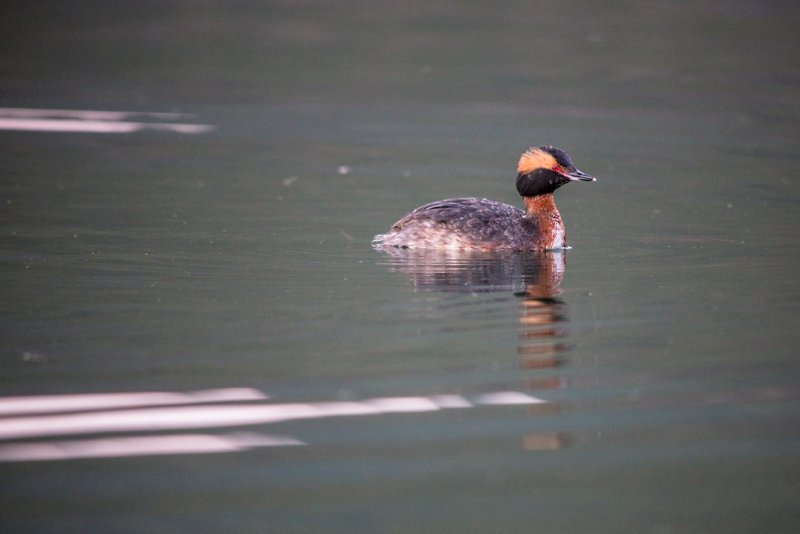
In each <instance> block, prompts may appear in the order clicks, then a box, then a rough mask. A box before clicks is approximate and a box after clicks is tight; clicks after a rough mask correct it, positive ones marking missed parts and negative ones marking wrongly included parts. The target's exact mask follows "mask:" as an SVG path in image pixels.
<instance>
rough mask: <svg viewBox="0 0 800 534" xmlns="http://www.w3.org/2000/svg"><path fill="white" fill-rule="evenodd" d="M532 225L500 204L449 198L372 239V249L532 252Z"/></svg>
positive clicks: (518, 211) (516, 210)
mask: <svg viewBox="0 0 800 534" xmlns="http://www.w3.org/2000/svg"><path fill="white" fill-rule="evenodd" d="M536 234H537V229H536V224H535V223H534V222H533V221H531V220H529V219H526V218H525V212H523V211H522V210H521V209H519V208H515V207H514V206H509V205H508V204H504V203H502V202H494V201H491V200H486V199H477V198H450V199H446V200H439V201H436V202H431V203H430V204H425V205H424V206H420V207H419V208H417V209H415V210H414V211H412V212H411V213H409V214H408V215H406V216H405V217H403V218H402V219H400V220H399V221H397V222H396V223H394V225H392V228H391V230H390V231H389V232H388V233H386V234H382V235H377V236H375V240H374V241H373V244H374V245H375V246H378V247H380V246H393V247H407V248H450V249H464V250H468V249H474V250H504V249H507V250H525V249H532V248H536V247H535V245H534V240H535V239H534V238H535V236H536Z"/></svg>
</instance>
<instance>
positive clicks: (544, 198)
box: [522, 193, 560, 218]
mask: <svg viewBox="0 0 800 534" xmlns="http://www.w3.org/2000/svg"><path fill="white" fill-rule="evenodd" d="M522 200H523V202H525V216H526V217H529V218H530V217H540V216H542V215H545V216H547V215H553V214H554V215H559V213H558V208H556V202H555V200H554V199H553V193H546V194H544V195H536V196H535V197H522ZM559 216H560V215H559Z"/></svg>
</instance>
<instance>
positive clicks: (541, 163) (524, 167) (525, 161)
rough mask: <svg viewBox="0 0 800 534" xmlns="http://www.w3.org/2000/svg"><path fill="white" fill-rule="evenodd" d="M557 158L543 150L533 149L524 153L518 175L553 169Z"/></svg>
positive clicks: (518, 165)
mask: <svg viewBox="0 0 800 534" xmlns="http://www.w3.org/2000/svg"><path fill="white" fill-rule="evenodd" d="M554 165H557V162H556V158H554V157H553V156H552V155H551V154H548V153H547V152H545V151H544V150H542V149H541V148H537V147H532V148H529V149H528V150H526V151H525V152H523V153H522V156H520V158H519V163H518V164H517V173H519V174H528V173H531V172H533V171H535V170H536V169H552V168H553V166H554Z"/></svg>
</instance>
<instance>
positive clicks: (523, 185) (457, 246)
mask: <svg viewBox="0 0 800 534" xmlns="http://www.w3.org/2000/svg"><path fill="white" fill-rule="evenodd" d="M575 180H584V181H593V180H594V178H593V177H591V176H589V175H587V174H584V173H582V172H581V171H579V170H578V169H576V168H575V166H574V165H572V161H571V160H570V159H569V156H567V154H566V153H565V152H564V151H562V150H559V149H557V148H554V147H539V148H532V149H530V150H528V151H527V152H525V153H524V154H523V155H522V157H521V158H520V162H519V165H518V171H517V190H518V191H519V193H520V194H521V195H522V196H523V199H524V204H525V210H521V209H519V208H515V207H514V206H510V205H508V204H504V203H502V202H495V201H492V200H486V199H477V198H452V199H447V200H440V201H437V202H431V203H430V204H425V205H424V206H420V207H419V208H417V209H415V210H414V211H412V212H411V213H409V214H408V215H406V216H405V217H403V218H402V219H400V220H399V221H397V222H396V223H395V224H394V225H392V228H391V229H390V230H389V232H388V233H386V234H381V235H377V236H375V240H374V241H373V245H374V246H375V247H377V248H381V247H402V248H431V249H449V250H481V251H492V250H519V251H534V250H539V251H541V250H552V249H561V248H565V247H566V231H565V229H564V222H563V221H562V220H561V215H560V214H559V212H558V208H556V205H555V202H554V200H553V191H555V189H557V188H558V187H560V186H561V185H564V184H565V183H568V182H570V181H575Z"/></svg>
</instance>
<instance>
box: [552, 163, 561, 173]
mask: <svg viewBox="0 0 800 534" xmlns="http://www.w3.org/2000/svg"><path fill="white" fill-rule="evenodd" d="M561 171H562V169H561V167H559V166H558V165H553V172H557V173H558V174H561Z"/></svg>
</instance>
